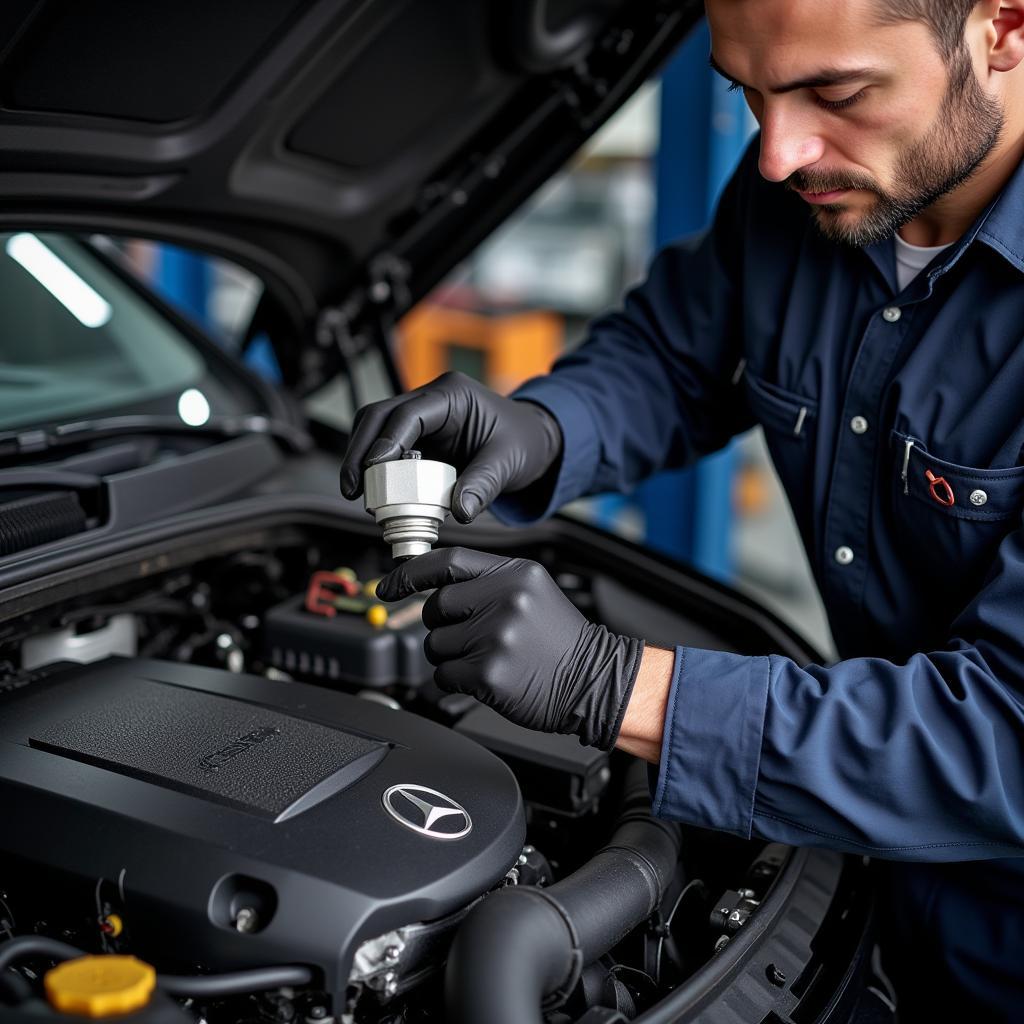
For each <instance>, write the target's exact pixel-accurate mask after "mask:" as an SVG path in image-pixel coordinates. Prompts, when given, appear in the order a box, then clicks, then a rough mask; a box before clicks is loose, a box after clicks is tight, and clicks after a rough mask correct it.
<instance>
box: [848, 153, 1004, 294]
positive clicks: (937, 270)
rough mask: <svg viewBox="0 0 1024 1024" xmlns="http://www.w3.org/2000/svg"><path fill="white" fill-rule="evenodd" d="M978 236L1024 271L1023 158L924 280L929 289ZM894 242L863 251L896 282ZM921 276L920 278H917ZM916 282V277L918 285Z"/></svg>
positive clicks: (928, 290) (888, 277) (883, 272)
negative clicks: (1008, 178)
mask: <svg viewBox="0 0 1024 1024" xmlns="http://www.w3.org/2000/svg"><path fill="white" fill-rule="evenodd" d="M975 240H977V241H979V242H984V243H985V244H986V245H988V246H989V247H990V248H992V249H994V250H995V251H996V252H998V253H1000V254H1001V255H1002V256H1004V257H1005V258H1006V259H1007V260H1008V261H1009V262H1010V263H1011V264H1012V265H1013V266H1015V267H1016V268H1017V269H1018V270H1019V271H1021V272H1022V273H1024V161H1021V163H1020V164H1018V166H1017V169H1016V170H1015V171H1014V172H1013V175H1012V176H1011V177H1010V180H1009V181H1008V182H1007V183H1006V184H1005V185H1004V186H1003V188H1002V190H1001V191H1000V192H998V193H997V194H996V196H995V198H994V199H993V200H992V201H991V202H990V203H989V204H988V206H987V207H986V208H985V209H984V210H983V211H982V213H981V214H980V215H979V217H978V218H977V220H975V222H974V223H973V224H972V225H971V227H970V228H969V229H968V230H967V231H966V232H965V233H964V234H963V235H962V236H961V237H960V238H959V239H958V240H957V241H956V242H954V243H953V244H952V245H951V246H950V247H949V249H947V250H946V252H945V254H944V258H943V259H942V260H940V261H939V262H938V263H937V264H936V265H935V267H933V268H932V270H931V271H930V272H929V273H928V275H927V281H926V282H923V284H924V287H925V289H926V291H927V292H928V293H930V292H931V286H932V284H934V282H935V280H936V278H939V277H941V276H942V275H943V274H945V273H946V271H947V270H949V269H950V268H951V267H953V266H954V265H955V264H956V263H957V262H959V260H960V257H961V256H963V254H964V253H965V252H966V251H967V249H968V247H969V246H970V245H971V243H972V242H974V241H975ZM895 248H896V246H895V243H894V241H893V240H892V239H891V238H887V239H885V240H884V241H881V242H875V243H874V244H873V245H868V246H865V247H864V253H865V255H866V256H868V258H869V259H870V260H871V262H872V263H874V265H875V266H876V267H877V268H878V270H879V271H880V272H881V273H882V276H883V277H885V279H886V280H887V281H888V282H889V283H890V285H892V286H893V288H894V290H895V281H896V253H895ZM918 280H921V279H918ZM916 284H917V282H916V281H915V285H916Z"/></svg>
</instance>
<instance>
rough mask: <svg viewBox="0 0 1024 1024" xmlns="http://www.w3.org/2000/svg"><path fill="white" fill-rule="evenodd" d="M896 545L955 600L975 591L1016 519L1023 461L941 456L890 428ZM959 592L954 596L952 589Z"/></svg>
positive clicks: (1021, 502)
mask: <svg viewBox="0 0 1024 1024" xmlns="http://www.w3.org/2000/svg"><path fill="white" fill-rule="evenodd" d="M892 444H893V457H892V463H891V465H892V494H893V502H894V508H895V517H896V528H897V529H896V532H897V537H898V539H899V544H898V548H897V550H900V551H901V552H902V555H903V557H906V558H910V559H912V560H913V562H914V564H915V568H916V570H917V571H918V573H919V578H922V579H927V578H928V577H929V576H932V575H934V580H933V582H934V584H935V586H936V587H943V588H948V589H949V590H950V592H951V593H950V599H951V601H952V602H953V603H954V604H955V603H956V602H957V600H959V601H960V603H961V604H962V603H963V600H964V599H966V598H968V597H969V596H971V595H972V594H973V593H974V592H976V590H977V588H978V587H979V586H980V585H981V583H982V581H983V579H984V576H985V574H986V573H987V572H988V570H989V568H990V567H991V565H992V560H993V559H994V558H995V554H996V551H997V549H998V547H999V544H1000V543H1001V542H1002V540H1003V538H1004V537H1005V536H1006V535H1007V534H1008V533H1010V532H1011V531H1012V530H1014V529H1015V528H1017V527H1018V526H1019V525H1020V523H1021V510H1022V507H1024V466H1011V467H1010V468H1008V469H982V468H975V467H972V466H961V465H957V464H956V463H954V462H948V461H947V460H945V459H941V458H939V457H938V456H937V455H935V454H933V453H932V452H930V451H929V450H928V448H927V446H926V445H925V444H924V443H923V442H921V441H919V440H917V439H916V438H912V437H909V436H908V435H907V434H903V433H900V432H899V431H895V430H894V431H893V433H892ZM957 592H959V593H960V595H961V596H960V598H954V594H956V593H957Z"/></svg>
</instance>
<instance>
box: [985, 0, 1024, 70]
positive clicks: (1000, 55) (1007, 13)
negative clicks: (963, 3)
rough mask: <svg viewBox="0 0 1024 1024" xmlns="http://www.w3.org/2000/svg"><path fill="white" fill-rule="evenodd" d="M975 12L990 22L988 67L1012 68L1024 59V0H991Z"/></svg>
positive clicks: (992, 68) (988, 29) (988, 27)
mask: <svg viewBox="0 0 1024 1024" xmlns="http://www.w3.org/2000/svg"><path fill="white" fill-rule="evenodd" d="M975 13H976V14H980V15H981V16H982V17H984V18H985V21H986V22H987V35H988V42H989V46H988V66H989V69H990V70H991V71H1013V70H1014V68H1016V67H1017V66H1018V65H1019V64H1020V63H1021V61H1024V0H989V2H986V3H982V4H979V5H978V8H977V9H976V12H975Z"/></svg>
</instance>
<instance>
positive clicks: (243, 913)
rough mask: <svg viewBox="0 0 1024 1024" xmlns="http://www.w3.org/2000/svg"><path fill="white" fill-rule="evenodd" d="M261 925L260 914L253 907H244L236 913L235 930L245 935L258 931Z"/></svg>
mask: <svg viewBox="0 0 1024 1024" xmlns="http://www.w3.org/2000/svg"><path fill="white" fill-rule="evenodd" d="M259 925H260V916H259V914H257V913H256V911H255V909H254V908H252V907H242V909H241V910H239V911H238V913H237V914H235V930H236V931H240V932H242V934H244V935H248V934H250V933H251V932H254V931H256V929H257V928H258V927H259Z"/></svg>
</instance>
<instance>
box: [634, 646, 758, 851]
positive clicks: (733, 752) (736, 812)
mask: <svg viewBox="0 0 1024 1024" xmlns="http://www.w3.org/2000/svg"><path fill="white" fill-rule="evenodd" d="M769 672H770V662H769V659H768V658H761V657H758V658H752V657H747V656H744V655H739V654H726V653H725V652H723V651H703V650H700V649H698V648H694V647H685V648H684V647H677V648H676V656H675V664H674V666H673V671H672V686H671V689H670V691H669V697H668V706H667V710H666V714H665V731H664V736H663V738H662V744H661V762H660V765H659V768H658V778H657V784H656V786H655V790H654V798H653V811H654V813H655V814H656V815H657V816H658V817H661V818H669V819H672V820H674V821H681V822H683V823H685V824H688V825H696V826H698V827H700V828H709V829H716V830H718V831H720V832H731V833H733V834H734V835H738V836H742V837H743V838H744V839H749V838H750V836H751V832H752V828H753V817H754V794H755V791H756V789H757V779H758V772H759V769H760V762H761V740H762V736H763V734H764V724H765V709H766V707H767V702H768V682H769Z"/></svg>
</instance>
